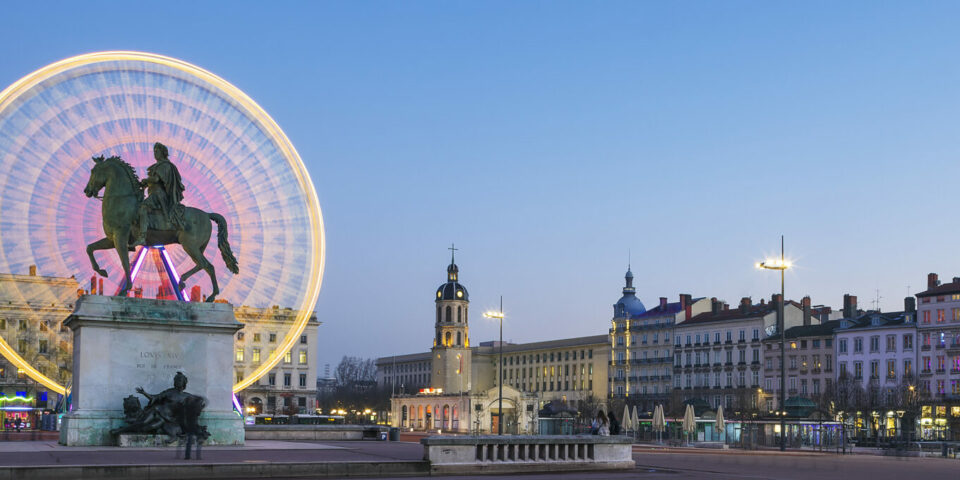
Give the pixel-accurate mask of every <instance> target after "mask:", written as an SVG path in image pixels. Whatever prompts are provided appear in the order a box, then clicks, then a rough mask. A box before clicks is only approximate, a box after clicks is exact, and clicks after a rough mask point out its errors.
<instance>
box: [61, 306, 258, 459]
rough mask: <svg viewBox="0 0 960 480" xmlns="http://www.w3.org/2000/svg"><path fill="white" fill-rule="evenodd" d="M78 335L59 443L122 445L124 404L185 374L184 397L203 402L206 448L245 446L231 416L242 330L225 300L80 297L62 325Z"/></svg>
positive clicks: (239, 422) (236, 417)
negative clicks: (235, 353)
mask: <svg viewBox="0 0 960 480" xmlns="http://www.w3.org/2000/svg"><path fill="white" fill-rule="evenodd" d="M64 325H66V326H67V327H68V328H70V329H71V330H73V369H74V370H73V410H72V411H71V412H70V413H67V414H66V415H64V417H63V424H62V425H61V429H60V443H61V444H63V445H68V446H93V445H117V444H118V438H117V436H116V435H112V434H111V433H110V430H111V429H114V428H118V427H122V426H124V425H125V424H126V423H125V422H124V412H123V400H124V398H125V397H127V396H129V395H135V396H137V397H138V398H139V399H140V403H141V406H144V407H145V406H146V405H147V399H146V398H145V397H143V396H142V395H139V394H137V393H136V388H137V387H140V386H142V387H143V389H144V390H145V391H146V392H147V393H150V394H156V393H160V392H162V391H164V390H166V389H168V388H172V387H173V377H174V375H176V373H177V372H178V371H179V372H183V373H184V375H186V376H187V378H188V382H187V388H186V392H188V393H192V394H194V395H200V396H202V397H204V398H205V399H206V408H205V409H204V411H203V413H202V414H201V416H200V424H201V425H205V426H206V427H207V431H208V432H209V433H210V437H209V438H208V439H207V440H206V441H205V442H204V445H243V440H244V426H243V419H242V418H241V417H240V416H239V415H238V414H236V413H235V412H234V411H233V349H234V335H235V334H236V332H237V331H238V330H240V329H241V328H243V324H242V323H239V322H237V320H236V318H234V316H233V307H232V306H230V305H228V304H224V303H191V302H180V301H168V300H150V299H141V298H126V297H104V296H93V295H91V296H85V297H81V298H80V299H79V300H78V301H77V303H76V307H75V308H74V311H73V314H72V315H70V317H69V318H68V319H67V320H66V321H65V322H64Z"/></svg>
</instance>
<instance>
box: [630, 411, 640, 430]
mask: <svg viewBox="0 0 960 480" xmlns="http://www.w3.org/2000/svg"><path fill="white" fill-rule="evenodd" d="M630 424H631V425H633V430H634V431H636V430H640V417H639V416H637V406H636V405H634V406H633V415H632V416H631V418H630Z"/></svg>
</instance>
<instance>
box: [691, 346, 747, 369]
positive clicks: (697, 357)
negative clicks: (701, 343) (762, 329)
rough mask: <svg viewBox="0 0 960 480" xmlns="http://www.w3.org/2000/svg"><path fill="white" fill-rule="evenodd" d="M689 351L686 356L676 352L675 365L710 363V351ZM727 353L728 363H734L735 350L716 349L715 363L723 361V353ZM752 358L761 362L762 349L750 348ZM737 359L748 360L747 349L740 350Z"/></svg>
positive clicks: (741, 361)
mask: <svg viewBox="0 0 960 480" xmlns="http://www.w3.org/2000/svg"><path fill="white" fill-rule="evenodd" d="M702 354H703V355H702V356H701V352H687V354H686V357H681V355H682V354H680V353H676V354H674V356H673V365H674V366H676V367H685V366H687V367H689V366H697V367H699V366H700V365H710V352H702ZM723 354H725V358H726V363H733V351H732V350H727V351H725V352H720V351H715V352H713V363H715V364H716V363H721V361H720V359H721V355H723ZM683 358H685V359H686V362H683V361H682V360H683ZM750 360H751V361H752V362H753V363H760V350H759V349H756V348H753V349H751V350H750ZM737 361H738V362H740V363H746V362H747V351H746V350H740V351H738V352H737Z"/></svg>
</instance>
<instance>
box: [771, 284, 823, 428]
mask: <svg viewBox="0 0 960 480" xmlns="http://www.w3.org/2000/svg"><path fill="white" fill-rule="evenodd" d="M804 300H805V301H807V300H808V298H804ZM839 326H840V321H839V320H830V321H827V322H824V323H821V324H815V323H814V324H811V325H803V326H799V327H792V328H788V329H787V330H786V332H784V333H785V339H784V343H785V346H786V354H785V355H784V357H785V359H786V368H785V371H786V374H787V377H786V378H787V380H786V388H787V392H786V395H785V398H787V399H789V398H791V397H798V396H799V397H803V398H806V399H809V400H811V401H813V402H814V403H815V404H816V405H818V407H827V406H828V404H829V402H830V400H831V399H832V392H833V391H834V387H835V382H836V367H835V360H836V353H835V351H834V345H833V340H834V338H833V337H834V333H833V332H834V330H836V329H837V328H838V327H839ZM762 343H763V386H762V388H763V391H762V400H763V402H764V403H763V408H762V412H763V413H764V414H766V415H773V414H774V413H775V412H777V411H781V410H782V409H781V406H780V357H781V356H780V337H779V336H778V335H772V336H768V337H767V338H765V339H764V340H763V342H762Z"/></svg>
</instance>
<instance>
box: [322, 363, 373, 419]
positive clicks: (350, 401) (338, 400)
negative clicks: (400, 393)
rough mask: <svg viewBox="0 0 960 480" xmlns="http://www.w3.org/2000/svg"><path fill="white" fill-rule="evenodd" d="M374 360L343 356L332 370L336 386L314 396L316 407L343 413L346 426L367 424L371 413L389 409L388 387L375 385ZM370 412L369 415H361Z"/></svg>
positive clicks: (325, 410)
mask: <svg viewBox="0 0 960 480" xmlns="http://www.w3.org/2000/svg"><path fill="white" fill-rule="evenodd" d="M376 368H377V367H376V363H375V362H374V361H373V359H364V358H360V357H350V356H344V357H343V359H341V360H340V363H339V364H338V365H337V368H336V370H334V378H335V383H334V387H333V388H332V389H330V390H324V391H322V392H320V393H318V395H317V407H318V408H320V409H321V410H322V411H324V412H330V411H333V410H338V411H339V410H343V411H345V412H346V414H345V415H344V416H345V417H346V420H347V422H349V423H369V422H370V421H371V419H370V415H371V414H372V413H373V412H387V411H389V410H390V389H389V387H385V386H380V385H377V381H376V371H377V370H376ZM367 409H369V410H371V414H368V413H364V412H365V410H367Z"/></svg>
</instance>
